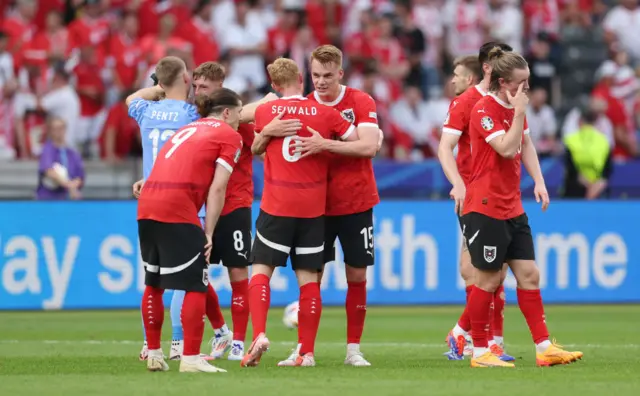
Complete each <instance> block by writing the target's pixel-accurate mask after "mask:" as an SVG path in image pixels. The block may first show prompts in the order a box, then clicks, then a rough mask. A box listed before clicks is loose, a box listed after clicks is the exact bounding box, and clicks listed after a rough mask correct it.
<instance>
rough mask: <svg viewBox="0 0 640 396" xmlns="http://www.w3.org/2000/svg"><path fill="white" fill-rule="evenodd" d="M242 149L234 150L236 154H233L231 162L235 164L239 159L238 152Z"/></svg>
mask: <svg viewBox="0 0 640 396" xmlns="http://www.w3.org/2000/svg"><path fill="white" fill-rule="evenodd" d="M241 151H242V149H238V150H236V154H235V155H234V156H233V162H235V163H236V164H237V163H238V161H239V160H240V152H241Z"/></svg>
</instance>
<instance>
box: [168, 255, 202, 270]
mask: <svg viewBox="0 0 640 396" xmlns="http://www.w3.org/2000/svg"><path fill="white" fill-rule="evenodd" d="M201 254H202V253H200V252H198V254H196V255H195V257H194V258H192V259H191V260H189V261H187V262H186V263H184V264H180V265H178V266H176V267H171V268H164V267H160V275H171V274H175V273H176V272H180V271H182V270H184V269H187V267H189V266H190V265H191V264H193V263H195V261H196V260H197V259H198V257H200V255H201Z"/></svg>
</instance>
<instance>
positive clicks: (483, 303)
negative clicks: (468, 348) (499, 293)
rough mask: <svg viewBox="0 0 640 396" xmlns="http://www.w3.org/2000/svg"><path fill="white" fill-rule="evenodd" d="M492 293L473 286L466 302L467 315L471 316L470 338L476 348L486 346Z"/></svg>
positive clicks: (487, 344)
mask: <svg viewBox="0 0 640 396" xmlns="http://www.w3.org/2000/svg"><path fill="white" fill-rule="evenodd" d="M492 300H493V293H489V292H488V291H484V290H482V289H480V288H478V287H474V288H473V291H472V292H471V296H470V297H469V303H468V304H467V307H468V310H469V316H470V318H471V338H472V339H473V346H474V347H477V348H488V347H489V340H488V339H487V334H488V328H489V319H490V314H491V301H492Z"/></svg>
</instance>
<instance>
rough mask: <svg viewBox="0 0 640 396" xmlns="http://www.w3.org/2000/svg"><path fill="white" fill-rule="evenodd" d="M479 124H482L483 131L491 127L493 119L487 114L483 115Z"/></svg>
mask: <svg viewBox="0 0 640 396" xmlns="http://www.w3.org/2000/svg"><path fill="white" fill-rule="evenodd" d="M480 125H482V129H484V130H485V131H490V130H492V129H493V120H492V119H491V117H489V116H484V117H482V119H481V120H480Z"/></svg>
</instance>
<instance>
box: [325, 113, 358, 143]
mask: <svg viewBox="0 0 640 396" xmlns="http://www.w3.org/2000/svg"><path fill="white" fill-rule="evenodd" d="M327 120H328V124H329V125H330V126H331V128H330V129H329V132H331V133H332V134H335V135H336V136H338V137H339V138H340V139H341V140H346V139H347V138H348V137H349V135H351V134H352V133H353V132H354V131H355V130H356V127H355V126H354V125H353V124H352V123H350V122H349V121H347V120H345V119H344V118H342V115H341V114H340V113H339V112H338V111H337V110H334V109H331V108H327ZM330 137H331V136H324V138H330Z"/></svg>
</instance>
